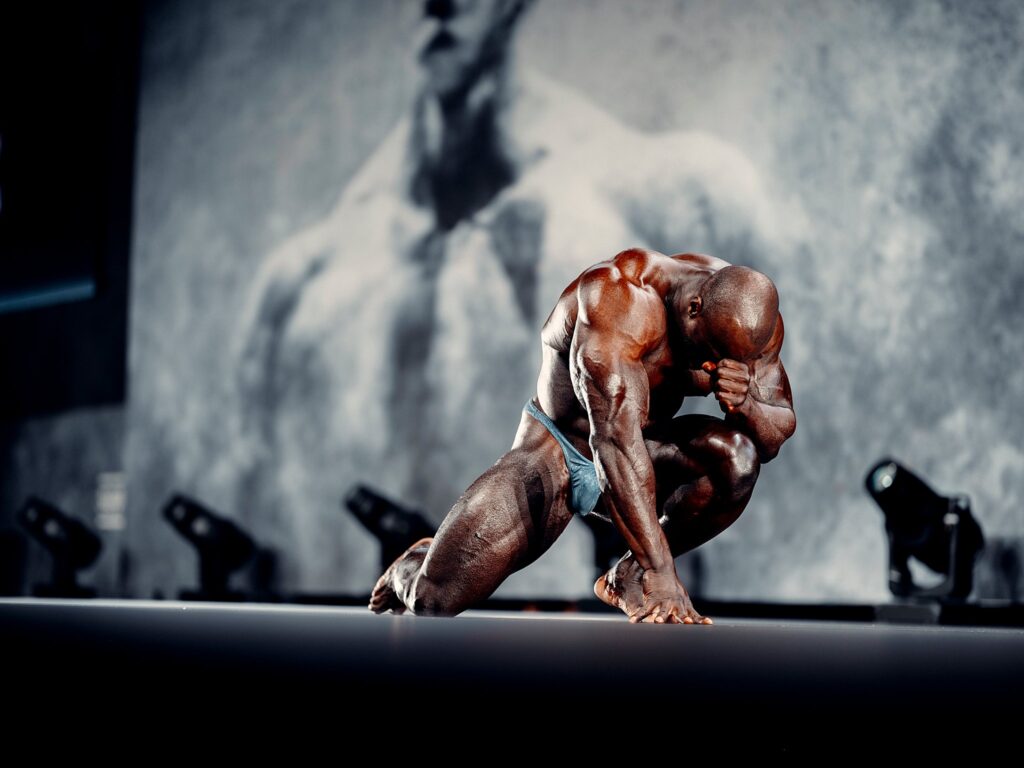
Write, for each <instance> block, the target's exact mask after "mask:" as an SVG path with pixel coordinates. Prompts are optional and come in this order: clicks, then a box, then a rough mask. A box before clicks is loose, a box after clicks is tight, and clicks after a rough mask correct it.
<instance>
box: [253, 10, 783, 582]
mask: <svg viewBox="0 0 1024 768" xmlns="http://www.w3.org/2000/svg"><path fill="white" fill-rule="evenodd" d="M529 5H530V1H529V0H428V2H426V3H425V4H424V6H423V21H422V25H421V30H420V31H421V39H420V41H419V43H418V45H417V51H418V63H419V67H420V71H421V73H422V82H421V85H420V87H419V90H418V93H417V96H416V98H415V100H414V103H413V104H412V105H411V109H410V111H409V114H408V115H407V116H406V117H404V118H403V119H402V120H401V121H400V122H399V124H398V125H397V126H396V127H395V129H394V130H393V131H392V132H391V134H390V135H389V136H387V137H386V138H385V139H384V141H383V142H382V144H381V146H380V148H379V149H378V150H377V151H376V152H374V154H373V155H372V156H371V157H370V158H369V159H368V160H367V162H366V163H365V165H364V166H363V167H362V169H361V170H360V171H359V172H358V173H357V174H356V176H355V177H354V178H353V179H352V181H351V182H350V183H349V185H348V186H347V188H346V189H345V190H344V191H343V192H342V194H341V197H340V200H339V201H338V203H337V205H336V206H335V208H334V209H333V211H331V213H330V214H329V215H328V216H326V217H325V218H324V219H323V220H322V221H321V222H319V223H317V224H316V225H315V226H312V227H310V228H309V229H307V230H305V231H301V232H299V233H297V234H295V235H294V236H293V237H291V238H289V239H288V240H287V241H286V242H284V243H283V244H282V245H281V246H280V248H278V249H277V250H276V252H274V253H272V254H271V255H270V256H269V257H268V258H267V259H266V260H265V261H264V263H263V265H262V268H261V270H260V272H259V274H258V275H257V276H256V277H255V281H254V286H253V289H252V294H251V300H250V302H249V311H248V312H247V314H246V316H245V317H244V319H243V324H244V325H243V328H242V337H243V338H244V344H243V347H242V349H241V351H240V355H241V359H240V366H239V370H240V385H241V394H242V397H240V402H242V404H243V406H242V407H243V408H244V413H243V414H242V425H243V433H242V437H241V440H240V443H241V444H242V445H244V446H245V448H244V450H248V451H250V452H251V455H250V456H248V458H247V459H246V460H245V461H246V463H247V464H248V466H249V467H250V471H249V472H248V473H247V474H246V476H245V478H244V480H243V482H242V487H241V494H242V498H245V499H248V501H249V506H250V510H249V513H248V522H249V524H250V525H251V526H252V528H253V529H254V531H255V532H256V533H257V534H258V535H260V536H261V537H262V538H264V539H265V540H268V541H270V542H272V543H274V544H275V545H276V546H277V547H278V548H279V549H280V550H281V551H282V554H283V560H282V568H283V573H282V577H283V580H284V581H285V582H286V583H287V586H289V587H291V588H295V587H299V588H304V589H321V590H323V589H334V590H337V589H347V590H349V591H359V590H360V589H361V588H362V589H365V586H363V587H360V585H361V584H362V585H367V582H368V581H369V580H370V579H371V578H372V576H371V573H372V572H373V571H374V570H375V567H374V566H375V561H376V556H375V553H374V552H373V551H372V550H370V551H367V550H368V549H369V548H368V547H367V540H366V539H364V538H362V536H363V535H362V534H356V533H354V532H355V530H357V529H356V528H355V527H354V525H353V527H352V529H351V535H350V536H348V539H350V540H347V541H340V542H339V541H338V536H337V533H336V531H337V519H336V516H337V511H336V509H337V500H338V498H339V497H340V494H341V493H342V491H343V490H344V489H345V488H346V487H347V486H348V485H349V484H351V483H352V482H356V481H360V480H367V481H371V482H373V483H374V484H375V485H377V486H379V487H380V488H381V489H382V490H383V491H385V492H387V493H390V494H393V495H396V496H397V497H399V498H402V499H404V500H406V501H410V502H414V503H416V504H417V505H419V506H420V507H422V508H425V509H426V510H428V512H429V513H430V514H432V515H433V516H434V519H439V518H440V515H441V514H442V513H443V511H444V510H447V509H448V508H449V507H450V505H451V504H452V502H453V500H454V499H455V498H456V497H457V496H458V494H459V493H460V491H461V490H462V489H463V488H465V487H466V486H467V485H468V483H469V481H470V480H472V478H473V477H475V476H476V475H477V474H479V472H480V471H481V470H482V469H483V468H484V467H486V466H487V465H488V464H489V463H490V462H491V461H493V460H494V457H496V456H498V455H500V454H501V453H502V452H503V451H504V450H505V449H506V448H507V445H508V437H509V435H508V433H507V429H508V428H509V424H511V423H513V422H514V421H515V420H516V419H518V413H519V411H520V410H521V408H522V403H523V402H524V401H525V399H526V398H527V397H528V396H529V394H530V392H531V390H532V387H533V383H534V380H533V376H534V371H535V365H536V347H535V346H534V344H535V340H536V337H537V333H538V330H539V328H540V324H541V321H542V320H543V317H542V316H540V315H538V311H539V310H541V309H543V308H544V307H547V306H551V304H552V303H553V302H554V301H555V299H556V298H557V297H558V296H559V294H560V293H561V291H562V289H563V288H564V287H565V285H567V284H568V283H569V282H570V281H571V280H572V279H574V278H575V277H576V276H577V275H578V274H579V273H580V272H581V271H582V270H583V269H584V268H585V267H586V266H588V265H589V264H592V263H593V262H594V258H595V255H596V254H601V253H604V252H607V250H608V248H609V247H613V248H614V247H615V244H619V247H626V246H627V245H629V244H631V243H636V242H639V243H642V244H644V245H647V246H650V247H654V248H658V249H660V250H663V251H666V252H674V251H676V250H678V249H679V247H681V246H685V247H686V248H693V249H700V250H705V251H708V252H713V253H719V254H722V255H724V256H727V257H728V258H729V259H730V260H732V261H742V262H745V263H748V264H755V265H756V264H758V263H759V260H760V259H759V256H760V255H761V254H762V253H763V252H764V249H765V244H766V243H768V242H770V241H771V240H772V238H773V235H772V227H773V217H772V204H771V201H770V200H769V199H768V198H767V196H766V194H765V193H764V191H763V189H762V186H761V183H760V181H759V179H758V176H757V173H756V172H755V171H754V169H753V167H752V166H751V165H750V163H749V162H748V161H747V160H746V159H745V158H744V156H743V155H742V154H741V153H740V152H738V151H737V150H736V149H735V148H733V147H731V146H729V145H727V144H726V143H724V142H722V141H720V140H718V139H716V138H714V137H712V136H709V135H707V134H702V133H696V132H686V133H684V132H679V133H668V134H659V135H649V134H643V133H640V132H638V131H635V130H633V129H630V128H628V127H627V126H625V125H623V124H621V123H620V122H618V121H617V120H616V119H615V118H613V117H611V116H610V115H608V114H607V113H605V112H604V111H602V110H601V109H599V108H597V107H596V106H594V105H593V104H591V103H589V102H587V101H586V100H585V99H584V98H582V97H581V96H579V95H578V94H577V93H575V92H573V91H572V90H569V89H567V88H565V87H562V86H560V85H557V84H556V83H554V82H552V81H550V80H549V79H547V78H545V77H543V76H541V75H538V74H536V73H533V72H529V71H527V70H525V69H524V68H523V67H521V66H520V64H519V62H518V61H517V56H516V49H515V45H514V42H515V34H516V30H517V28H518V26H519V24H520V21H521V19H522V17H523V15H524V13H526V11H527V10H528V6H529ZM586 572H587V567H586V565H585V564H584V563H583V561H582V556H581V562H580V565H579V574H580V578H581V579H582V577H583V575H584V574H586ZM561 578H564V569H563V571H562V572H561Z"/></svg>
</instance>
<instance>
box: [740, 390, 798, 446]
mask: <svg viewBox="0 0 1024 768" xmlns="http://www.w3.org/2000/svg"><path fill="white" fill-rule="evenodd" d="M725 420H726V421H727V422H729V423H730V424H733V425H735V427H736V428H737V429H738V430H739V431H740V432H743V434H745V435H746V436H747V437H749V438H750V439H751V440H752V441H753V442H754V447H756V448H757V454H758V457H759V458H760V459H761V461H762V462H768V461H771V460H772V459H774V458H775V456H776V455H778V453H779V449H780V448H781V447H782V444H783V443H784V442H786V440H788V439H789V438H790V437H791V436H792V435H793V432H794V431H796V414H795V413H794V412H793V409H792V408H790V407H788V406H785V405H770V404H768V403H762V402H761V401H760V400H757V399H756V398H754V397H753V396H751V395H748V396H747V399H746V400H744V401H743V404H742V405H740V406H739V407H738V408H736V409H735V410H733V411H732V412H731V413H729V414H727V415H726V417H725Z"/></svg>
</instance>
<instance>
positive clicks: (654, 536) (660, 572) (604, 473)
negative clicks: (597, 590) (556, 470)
mask: <svg viewBox="0 0 1024 768" xmlns="http://www.w3.org/2000/svg"><path fill="white" fill-rule="evenodd" d="M577 295H578V299H579V315H578V318H577V322H576V328H575V331H574V335H573V342H572V349H571V363H572V364H571V372H572V378H573V384H574V387H575V389H576V393H577V395H578V397H579V398H580V401H581V402H582V403H583V405H584V406H585V407H586V409H587V414H588V416H589V419H590V446H591V449H592V451H593V454H594V464H595V466H596V468H597V475H598V479H599V481H600V483H601V488H602V491H603V492H604V493H605V503H606V505H607V507H608V508H609V512H610V513H611V517H612V520H613V522H614V523H615V525H616V527H617V528H618V530H619V532H620V533H621V534H622V536H623V538H624V539H625V540H626V543H627V544H628V545H629V548H630V550H632V552H633V555H634V557H636V560H637V563H638V564H639V565H640V567H641V568H643V569H644V592H645V605H644V608H643V610H642V612H641V614H640V615H638V616H634V617H633V618H634V619H642V618H645V617H646V616H651V617H653V618H654V619H656V620H658V617H659V616H660V617H661V618H660V620H661V621H668V622H671V621H682V619H683V618H684V617H685V616H686V608H687V605H686V602H687V599H686V595H685V592H684V591H683V590H682V587H681V586H680V585H679V582H678V580H677V579H676V575H675V564H674V562H673V559H672V553H671V550H670V549H669V545H668V541H667V540H666V538H665V534H664V532H663V531H662V529H661V526H660V525H659V523H658V517H657V508H656V497H655V478H654V467H653V465H652V464H651V458H650V455H649V454H648V452H647V447H646V445H645V444H644V439H643V434H642V432H641V430H642V428H643V426H644V424H645V423H646V421H647V414H648V406H649V400H650V388H649V385H648V380H647V373H646V371H645V370H644V367H643V363H642V358H643V354H644V353H645V352H646V351H647V349H648V348H649V346H650V345H651V344H652V343H653V342H654V341H655V340H657V339H658V338H661V336H662V335H663V334H664V332H665V329H664V324H665V319H664V314H663V310H661V308H660V301H658V300H657V299H656V297H654V296H653V294H648V292H647V291H645V290H644V289H642V288H640V287H639V286H636V285H633V284H631V283H629V282H628V281H627V280H625V279H624V278H622V277H621V275H620V274H619V273H618V270H616V269H615V268H614V267H608V268H601V269H599V270H594V271H593V272H592V273H590V274H588V275H586V276H584V278H583V279H582V280H581V281H580V284H579V287H578V294H577Z"/></svg>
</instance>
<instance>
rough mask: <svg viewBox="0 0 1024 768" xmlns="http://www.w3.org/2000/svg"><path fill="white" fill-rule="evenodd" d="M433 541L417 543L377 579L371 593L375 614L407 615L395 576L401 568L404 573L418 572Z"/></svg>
mask: <svg viewBox="0 0 1024 768" xmlns="http://www.w3.org/2000/svg"><path fill="white" fill-rule="evenodd" d="M432 541H433V539H432V538H427V539H420V540H419V541H417V542H416V543H415V544H413V545H412V546H411V547H409V548H408V549H407V550H405V552H403V553H402V554H401V556H400V557H398V558H397V559H396V560H395V562H393V563H392V564H391V565H390V566H389V567H388V569H387V570H386V571H384V575H383V576H381V577H380V578H379V579H377V583H376V585H374V587H373V592H371V593H370V605H369V608H370V610H371V611H373V612H374V613H385V612H386V611H391V612H392V613H396V614H401V613H405V603H403V602H402V600H401V598H400V597H399V596H398V592H397V591H396V584H395V575H396V573H398V571H399V569H400V568H401V570H402V571H405V570H413V571H414V572H415V570H418V569H419V565H420V563H422V562H423V558H424V557H426V554H427V550H428V549H430V543H431V542H432ZM411 560H418V561H419V562H415V563H413V562H409V561H411ZM403 566H412V568H404V567H403Z"/></svg>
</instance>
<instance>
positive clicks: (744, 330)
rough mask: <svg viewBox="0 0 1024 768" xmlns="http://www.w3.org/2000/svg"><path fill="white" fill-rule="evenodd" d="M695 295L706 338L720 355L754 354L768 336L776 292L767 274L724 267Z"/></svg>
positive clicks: (774, 318) (745, 356) (774, 316)
mask: <svg viewBox="0 0 1024 768" xmlns="http://www.w3.org/2000/svg"><path fill="white" fill-rule="evenodd" d="M698 296H699V297H700V301H701V309H700V317H701V318H702V320H703V326H704V330H705V336H706V339H707V341H708V342H709V343H710V344H711V345H712V346H714V348H715V349H716V350H717V351H718V352H719V353H721V354H722V355H723V356H725V357H729V358H732V359H734V360H746V359H749V358H752V357H755V356H756V355H757V354H759V353H760V352H761V350H763V349H764V347H765V345H766V344H767V343H768V341H769V340H770V339H771V337H772V333H773V332H774V331H775V323H776V322H777V320H778V316H779V294H778V291H776V290H775V284H774V283H772V281H771V280H770V279H769V278H768V277H767V276H766V275H763V274H761V273H760V272H758V271H756V270H753V269H750V268H749V267H734V266H729V267H724V268H722V269H720V270H718V271H717V272H715V273H714V274H713V275H711V277H709V278H708V279H707V280H705V281H704V283H703V285H701V287H700V291H699V293H698Z"/></svg>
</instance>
